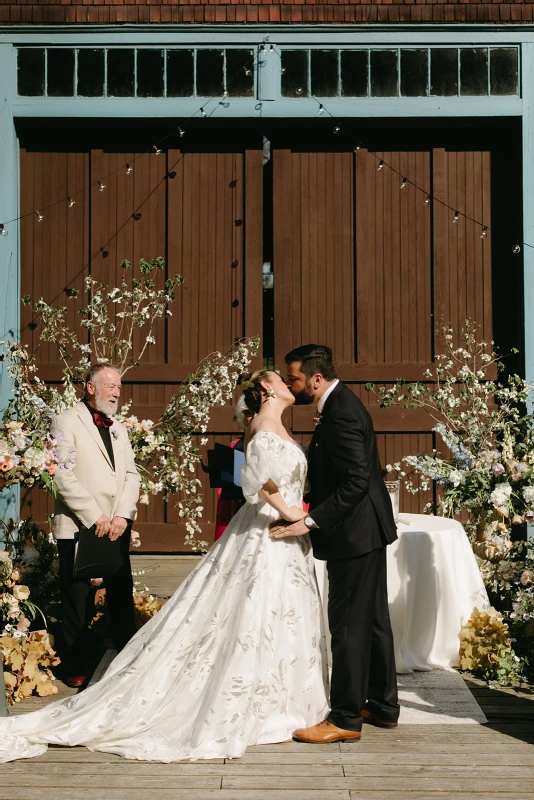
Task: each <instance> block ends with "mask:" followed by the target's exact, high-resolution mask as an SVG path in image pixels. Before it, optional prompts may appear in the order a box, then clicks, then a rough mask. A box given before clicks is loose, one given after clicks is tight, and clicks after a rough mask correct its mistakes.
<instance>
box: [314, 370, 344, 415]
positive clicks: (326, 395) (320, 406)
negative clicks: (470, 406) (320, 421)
mask: <svg viewBox="0 0 534 800" xmlns="http://www.w3.org/2000/svg"><path fill="white" fill-rule="evenodd" d="M338 383H339V380H338V379H337V378H336V379H335V381H334V382H333V384H332V386H329V387H328V389H327V390H326V392H325V393H324V394H323V396H322V397H321V399H320V400H319V402H318V403H317V411H318V412H319V414H322V413H323V408H324V404H325V403H326V401H327V400H328V398H329V397H330V395H331V394H332V392H333V391H334V389H335V388H336V386H337V385H338Z"/></svg>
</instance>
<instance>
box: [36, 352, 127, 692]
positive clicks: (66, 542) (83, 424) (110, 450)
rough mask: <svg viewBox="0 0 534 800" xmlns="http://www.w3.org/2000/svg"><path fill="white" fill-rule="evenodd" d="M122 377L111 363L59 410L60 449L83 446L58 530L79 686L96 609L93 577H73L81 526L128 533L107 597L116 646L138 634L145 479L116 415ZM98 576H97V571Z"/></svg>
mask: <svg viewBox="0 0 534 800" xmlns="http://www.w3.org/2000/svg"><path fill="white" fill-rule="evenodd" d="M120 393H121V376H120V373H119V372H118V371H117V370H116V369H114V368H113V367H111V366H109V365H107V364H97V365H95V366H93V367H92V368H91V370H90V371H89V373H88V375H87V378H86V383H85V397H84V398H83V400H81V401H80V402H79V403H77V404H76V405H75V406H74V408H71V409H69V410H68V411H64V412H63V413H62V414H59V415H58V416H57V418H56V420H55V422H54V425H53V429H52V431H53V433H55V434H59V435H60V436H59V438H60V444H59V449H60V455H61V457H62V459H63V458H65V457H68V453H69V452H70V451H71V450H73V449H74V450H75V451H76V464H75V466H74V467H73V468H70V469H60V470H58V472H57V473H56V475H55V482H56V485H57V488H58V498H57V500H56V503H55V509H54V519H53V523H52V533H53V535H54V538H55V539H56V540H57V545H58V550H59V572H60V582H61V593H62V595H61V601H62V613H63V633H64V640H65V650H66V652H65V654H64V659H63V660H64V664H65V668H66V683H67V684H68V685H69V686H72V687H80V686H83V684H84V683H85V681H86V670H87V667H86V663H87V656H88V649H87V648H88V623H89V621H90V619H91V615H92V611H94V609H91V608H90V605H89V604H88V600H89V597H90V593H91V587H90V582H89V581H88V580H75V579H74V555H75V545H76V539H77V537H78V532H79V530H80V529H81V528H90V527H92V526H93V525H94V526H95V532H96V535H97V536H109V537H110V539H117V538H119V537H120V539H121V550H122V555H123V560H124V564H123V566H122V567H121V569H120V570H119V572H117V573H116V574H115V575H114V576H113V577H109V578H106V579H105V587H106V598H107V603H108V609H109V615H110V620H111V627H112V632H113V638H114V640H115V646H116V647H117V649H118V650H120V649H122V647H124V645H125V644H126V643H127V642H128V641H129V639H131V637H132V636H133V634H134V633H135V619H134V606H133V579H132V572H131V567H130V557H129V547H130V533H131V523H132V522H133V520H134V518H135V515H136V504H137V500H138V499H139V486H140V478H139V474H138V472H137V469H136V466H135V461H134V455H133V451H132V447H131V445H130V441H129V438H128V433H127V431H126V429H125V428H124V427H123V426H122V425H121V424H120V423H119V422H115V421H114V420H113V418H112V415H113V414H114V413H115V412H116V411H117V406H118V401H119V397H120ZM94 577H98V576H96V575H95V576H94Z"/></svg>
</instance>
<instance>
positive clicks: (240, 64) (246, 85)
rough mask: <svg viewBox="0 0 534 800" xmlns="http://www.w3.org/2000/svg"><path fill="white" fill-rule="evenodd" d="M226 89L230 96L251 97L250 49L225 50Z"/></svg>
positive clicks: (251, 69) (252, 70)
mask: <svg viewBox="0 0 534 800" xmlns="http://www.w3.org/2000/svg"><path fill="white" fill-rule="evenodd" d="M247 73H248V74H247ZM226 91H227V92H228V94H229V96H230V97H252V95H253V94H254V54H253V52H252V50H227V51H226Z"/></svg>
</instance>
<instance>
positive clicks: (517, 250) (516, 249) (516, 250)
mask: <svg viewBox="0 0 534 800" xmlns="http://www.w3.org/2000/svg"><path fill="white" fill-rule="evenodd" d="M520 252H521V248H520V246H519V244H516V245H515V247H513V248H512V253H515V255H517V254H518V253H520Z"/></svg>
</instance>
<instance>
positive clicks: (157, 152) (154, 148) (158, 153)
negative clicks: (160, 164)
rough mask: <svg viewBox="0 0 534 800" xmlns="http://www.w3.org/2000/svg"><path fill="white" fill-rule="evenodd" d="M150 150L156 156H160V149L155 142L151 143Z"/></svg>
mask: <svg viewBox="0 0 534 800" xmlns="http://www.w3.org/2000/svg"><path fill="white" fill-rule="evenodd" d="M152 150H153V151H154V153H155V154H156V155H157V156H160V155H161V150H160V149H159V147H158V146H157V144H153V145H152Z"/></svg>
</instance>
